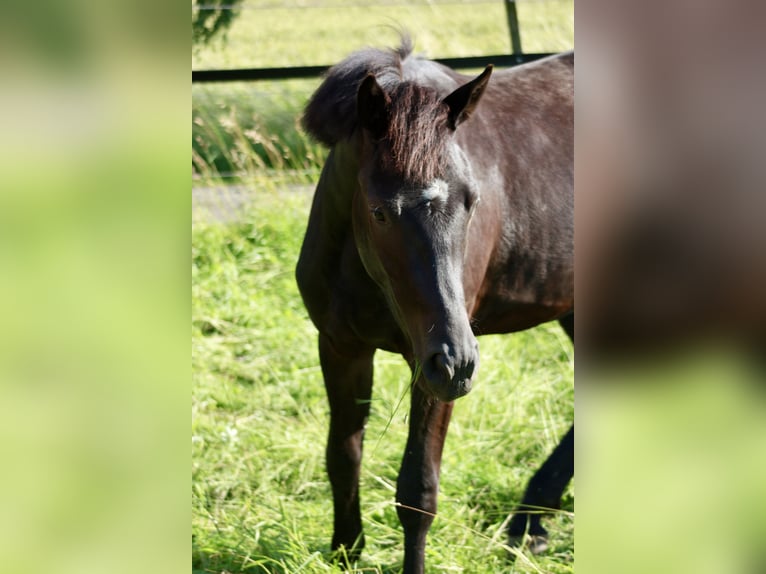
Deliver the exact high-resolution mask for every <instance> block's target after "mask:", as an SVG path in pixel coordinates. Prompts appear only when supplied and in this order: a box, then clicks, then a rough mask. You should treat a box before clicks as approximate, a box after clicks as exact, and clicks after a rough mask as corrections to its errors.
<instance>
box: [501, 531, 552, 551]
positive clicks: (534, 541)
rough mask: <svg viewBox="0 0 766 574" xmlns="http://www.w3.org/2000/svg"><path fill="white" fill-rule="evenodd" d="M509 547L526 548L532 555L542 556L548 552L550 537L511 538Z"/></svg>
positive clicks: (532, 535)
mask: <svg viewBox="0 0 766 574" xmlns="http://www.w3.org/2000/svg"><path fill="white" fill-rule="evenodd" d="M508 545H509V546H510V547H511V548H522V547H524V546H526V548H527V550H529V551H530V552H531V553H532V554H535V555H537V554H542V553H543V552H545V551H546V550H548V537H547V536H543V535H540V534H530V535H529V536H509V537H508Z"/></svg>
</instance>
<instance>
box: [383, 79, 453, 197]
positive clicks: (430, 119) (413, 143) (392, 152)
mask: <svg viewBox="0 0 766 574" xmlns="http://www.w3.org/2000/svg"><path fill="white" fill-rule="evenodd" d="M389 96H390V98H391V104H390V107H389V110H388V129H387V131H386V135H385V137H384V138H383V139H382V140H381V141H380V142H379V144H378V146H379V147H378V149H379V151H378V161H379V162H380V167H381V168H382V169H383V170H384V171H386V172H388V173H391V174H393V175H396V176H398V177H400V178H402V179H404V180H406V181H408V182H410V183H413V184H420V185H425V184H427V183H429V182H431V181H432V180H434V179H435V178H436V177H437V176H438V175H439V172H440V168H441V167H442V166H443V163H444V158H445V153H444V149H445V146H446V141H447V137H446V132H447V130H448V128H447V107H446V106H445V105H444V104H443V103H442V100H441V98H440V97H439V95H438V94H437V93H436V91H435V90H433V89H431V88H426V87H424V86H420V85H417V84H415V83H412V82H402V83H400V84H398V85H397V86H396V87H395V88H394V89H393V90H391V91H390V92H389Z"/></svg>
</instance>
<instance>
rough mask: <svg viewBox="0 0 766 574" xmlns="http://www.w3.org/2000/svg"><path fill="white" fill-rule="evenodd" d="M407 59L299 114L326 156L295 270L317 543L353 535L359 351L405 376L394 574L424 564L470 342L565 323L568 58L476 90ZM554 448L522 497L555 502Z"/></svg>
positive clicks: (564, 476) (390, 56)
mask: <svg viewBox="0 0 766 574" xmlns="http://www.w3.org/2000/svg"><path fill="white" fill-rule="evenodd" d="M410 52H411V47H410V46H409V45H408V42H406V41H405V42H403V45H402V47H401V48H400V49H399V50H397V51H393V52H383V51H377V50H365V51H362V52H359V53H356V54H353V55H352V56H350V57H349V58H348V59H347V60H345V61H344V62H342V63H341V64H339V65H338V66H336V67H335V68H333V69H332V70H331V71H330V72H329V74H328V76H327V78H326V79H325V81H324V83H323V84H322V86H320V88H319V89H318V90H317V92H316V93H315V95H314V96H313V98H312V101H311V102H310V103H309V105H308V106H307V110H306V115H305V116H304V125H305V127H306V128H307V130H308V131H309V132H310V133H312V134H313V135H314V136H315V137H317V138H318V139H319V140H320V141H322V142H323V143H325V144H326V145H328V146H330V148H331V151H330V154H329V156H328V159H327V161H326V164H325V166H324V169H323V171H322V175H321V177H320V180H319V183H318V185H317V189H316V193H315V196H314V201H313V204H312V209H311V215H310V219H309V225H308V228H307V231H306V237H305V239H304V243H303V247H302V250H301V255H300V258H299V262H298V266H297V270H296V276H297V280H298V284H299V287H300V291H301V294H302V296H303V299H304V302H305V305H306V308H307V310H308V312H309V315H310V317H311V319H312V321H313V322H314V324H315V325H316V327H317V329H318V330H319V355H320V361H321V364H322V370H323V374H324V378H325V385H326V389H327V394H328V399H329V402H330V412H331V420H330V432H329V439H328V445H327V468H328V474H329V476H330V482H331V484H332V487H333V499H334V510H335V530H334V535H333V548H337V547H339V546H345V547H346V548H347V549H349V550H350V549H353V550H354V551H358V550H360V549H361V547H362V546H363V543H364V539H363V536H362V528H361V519H360V515H359V496H358V477H359V465H360V462H361V449H362V439H363V434H364V425H365V422H366V418H367V415H368V413H369V398H370V396H371V392H372V358H373V355H374V352H375V349H378V348H379V349H384V350H387V351H391V352H395V353H400V354H401V355H402V356H403V357H404V358H405V359H406V360H407V361H408V362H409V364H410V365H411V367H412V368H413V372H414V373H416V374H418V377H417V380H416V381H415V383H414V384H413V387H412V401H411V412H410V434H409V438H408V443H407V448H406V452H405V455H404V459H403V462H402V469H401V472H400V476H399V481H398V486H397V500H398V502H399V503H400V506H399V508H398V511H399V516H400V520H401V521H402V524H403V526H404V531H405V563H404V569H405V572H407V573H410V572H421V571H422V570H423V552H424V548H425V537H426V533H427V531H428V528H429V526H430V523H431V521H432V520H433V516H432V514H433V513H435V512H436V494H437V490H438V475H439V466H440V459H441V452H442V447H443V442H444V437H445V436H446V431H447V426H448V424H449V417H450V414H451V410H452V401H453V400H454V399H456V398H458V397H460V396H462V395H464V394H465V393H467V392H468V391H469V390H470V388H471V384H472V378H473V374H474V372H475V370H476V368H477V367H478V345H477V342H476V339H475V335H481V334H490V333H507V332H511V331H518V330H522V329H526V328H529V327H532V326H534V325H537V324H539V323H542V322H545V321H549V320H553V319H557V318H562V317H564V318H565V319H564V321H566V322H569V319H566V318H569V317H571V312H572V309H573V254H572V249H573V247H572V244H573V221H572V214H573V193H572V188H573V167H572V166H573V66H574V56H573V55H572V54H566V55H561V56H557V57H553V58H548V59H546V60H543V61H539V62H536V63H533V64H529V65H526V66H522V67H519V68H515V69H512V70H508V71H503V72H498V73H496V74H494V76H493V77H492V82H489V78H490V73H491V69H488V70H486V71H485V72H484V73H483V74H482V75H481V76H479V77H478V78H476V79H473V80H472V79H471V78H469V77H465V76H461V75H460V74H457V73H456V72H454V71H452V70H450V69H449V68H446V67H444V66H440V65H439V64H436V63H434V62H430V61H428V60H422V59H418V58H414V57H412V56H410ZM479 100H481V104H480V105H479ZM566 327H567V325H565V328H566ZM572 331H573V321H572V322H571V326H569V327H568V328H567V332H568V333H569V334H570V335H572V334H573V333H572ZM570 434H571V431H570ZM568 436H569V435H568ZM565 442H567V441H565ZM562 445H564V443H562ZM569 450H570V449H569V447H565V448H564V447H561V446H560V448H557V452H558V451H560V452H558V455H557V454H556V453H554V455H553V456H552V457H551V460H550V461H549V462H550V464H548V463H546V465H547V466H548V467H550V468H549V470H548V471H547V472H546V473H544V476H541V477H540V478H539V480H537V481H535V479H533V481H532V483H530V487H529V489H528V496H525V500H524V503H525V504H527V505H528V506H533V505H539V506H542V505H543V504H542V502H544V503H545V504H546V505H550V506H555V504H556V503H557V496H558V497H560V495H561V492H562V491H563V488H564V487H565V485H566V483H567V482H568V480H569V477H570V476H571V471H570V469H569V466H571V464H570V462H569V460H570V459H571V453H570V452H569ZM572 464H573V463H572ZM562 465H563V466H564V467H565V469H564V471H563V472H562V471H561V468H560V467H561V466H562ZM544 468H545V467H544ZM540 472H542V469H541V471H540ZM538 474H540V473H538ZM551 477H554V478H553V483H554V484H553V486H551V484H550V483H551V480H552V479H551ZM562 481H563V484H562ZM551 490H552V494H551ZM538 491H539V492H538ZM423 511H425V512H423ZM517 516H521V518H522V519H523V520H521V521H519V520H516V522H515V526H514V525H512V527H514V528H516V530H517V531H518V530H519V529H521V533H523V531H524V529H526V528H527V524H528V520H529V531H530V532H531V533H533V534H535V533H537V534H544V530H543V529H542V527H540V526H539V517H537V518H528V517H527V516H526V515H525V514H523V513H522V514H519V515H517ZM512 530H513V528H512ZM512 534H513V532H512ZM516 534H518V532H516Z"/></svg>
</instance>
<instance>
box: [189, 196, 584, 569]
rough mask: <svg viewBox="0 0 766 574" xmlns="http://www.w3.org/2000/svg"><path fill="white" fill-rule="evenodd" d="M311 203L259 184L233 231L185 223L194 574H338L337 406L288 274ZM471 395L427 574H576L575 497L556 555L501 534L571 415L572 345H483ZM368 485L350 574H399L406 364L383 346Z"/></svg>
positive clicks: (558, 341)
mask: <svg viewBox="0 0 766 574" xmlns="http://www.w3.org/2000/svg"><path fill="white" fill-rule="evenodd" d="M309 201H310V197H309V194H306V193H303V192H301V193H299V192H292V193H285V192H274V191H269V190H263V191H261V192H260V193H259V194H258V195H257V201H256V202H255V204H254V205H253V206H252V207H251V208H249V209H248V210H247V211H246V212H245V213H243V214H242V217H241V220H240V221H239V222H233V223H232V222H230V223H215V222H211V221H206V220H205V218H204V217H198V218H197V220H196V222H195V224H194V226H193V229H192V285H193V292H192V364H193V386H192V533H193V559H192V560H193V564H192V566H193V569H195V570H199V571H206V572H280V573H281V572H288V573H291V574H292V573H297V572H304V573H320V572H321V573H323V572H338V571H339V569H338V568H337V567H335V566H332V565H331V564H330V562H328V559H327V558H328V554H329V541H330V536H331V534H332V505H331V497H330V489H329V484H328V481H327V478H326V475H325V471H324V443H325V436H326V432H327V423H328V409H327V404H326V400H325V397H324V388H323V383H322V378H321V373H320V369H319V366H318V359H317V352H316V334H315V330H314V328H313V326H312V324H311V323H310V321H309V320H308V317H307V314H306V312H305V310H304V308H303V305H302V303H301V300H300V297H299V295H298V292H297V287H296V285H295V281H294V279H293V269H294V265H295V261H296V258H297V252H298V249H299V246H300V242H301V240H302V236H303V230H304V228H305V222H306V218H307V214H308V208H309ZM480 345H481V347H480V348H481V356H482V364H481V367H480V371H479V375H478V380H477V383H476V386H475V388H474V390H473V391H472V392H471V393H470V394H469V395H468V396H466V397H464V398H462V399H460V400H459V401H457V403H456V406H455V412H454V418H453V422H452V424H451V427H450V432H449V435H448V438H447V443H446V446H445V454H444V460H443V465H442V482H441V494H440V507H439V514H438V516H437V518H436V520H435V522H434V525H433V528H432V529H431V533H430V536H429V546H428V550H427V570H428V572H466V573H468V572H475V573H484V572H487V573H489V572H530V573H531V572H551V573H564V572H570V573H571V572H573V570H574V563H573V553H574V541H573V514H572V511H573V504H574V502H573V490H572V489H571V488H570V490H569V491H568V493H567V495H566V496H565V501H564V509H565V511H564V512H561V513H560V514H558V515H557V516H555V517H553V518H552V519H550V521H549V522H548V525H549V527H550V530H551V533H552V544H551V550H549V552H548V553H547V554H545V555H543V556H539V557H532V556H528V555H527V554H523V555H521V556H520V557H519V558H518V559H517V560H516V561H515V563H512V562H509V561H508V560H507V550H506V549H505V547H504V543H505V534H504V527H505V524H506V522H507V520H508V515H509V513H510V511H511V510H512V508H513V506H514V505H515V504H516V503H517V502H518V501H519V499H520V497H521V495H522V492H523V488H524V486H525V483H526V481H527V480H528V478H529V477H530V476H531V474H532V472H533V471H534V469H535V468H536V467H537V466H538V465H539V464H540V463H541V462H542V461H543V460H544V459H545V457H546V456H547V454H548V453H549V452H550V451H551V449H552V448H553V447H554V446H555V444H556V442H557V441H558V438H559V437H560V436H561V435H562V434H563V433H564V432H565V431H566V429H567V427H568V425H569V423H570V422H571V420H572V418H573V406H574V405H573V402H574V401H573V383H572V380H573V363H572V348H571V345H570V344H569V342H568V340H567V339H566V337H565V336H564V335H563V333H562V332H561V331H560V329H559V328H558V327H557V326H555V325H546V326H543V327H540V328H537V329H534V330H530V331H527V332H524V333H520V334H516V335H513V336H504V337H484V338H482V339H480ZM375 368H376V378H375V388H374V396H373V406H372V414H371V417H370V421H369V426H368V430H367V439H366V444H365V458H364V462H363V470H362V478H361V492H362V513H363V521H364V527H365V531H366V534H367V540H368V543H367V548H366V549H365V551H364V552H363V555H362V558H361V560H360V562H359V563H358V564H357V566H356V569H355V570H354V572H359V573H361V572H365V573H372V572H380V573H383V572H398V571H399V569H400V564H401V557H402V550H401V548H402V534H401V530H400V527H399V523H398V520H397V517H396V509H395V506H394V485H395V482H396V476H397V472H398V468H399V463H400V460H401V455H402V451H403V445H404V441H405V439H406V432H407V424H406V413H407V410H408V400H407V398H406V396H405V400H404V401H403V402H402V406H401V407H400V408H399V409H398V410H397V409H396V405H397V404H398V403H399V400H400V398H401V397H402V396H403V395H406V389H407V383H408V381H409V371H408V369H407V367H406V365H405V364H404V362H403V360H402V359H401V358H399V357H397V356H394V355H390V354H387V353H382V352H379V353H378V355H377V356H376V364H375Z"/></svg>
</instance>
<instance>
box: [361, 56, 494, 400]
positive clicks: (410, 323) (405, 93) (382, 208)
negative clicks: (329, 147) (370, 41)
mask: <svg viewBox="0 0 766 574" xmlns="http://www.w3.org/2000/svg"><path fill="white" fill-rule="evenodd" d="M491 72H492V68H491V66H490V67H487V69H486V70H485V71H484V72H483V73H482V74H481V75H479V76H478V77H477V78H475V79H474V80H472V81H470V82H468V83H466V84H465V85H463V86H461V87H459V88H458V89H456V90H455V91H454V92H452V93H451V94H449V95H448V96H447V97H443V98H442V97H439V95H438V94H437V92H436V91H435V90H433V89H431V88H427V87H423V86H419V85H416V84H413V83H408V82H402V83H400V84H399V85H397V86H395V87H394V88H392V89H391V90H390V91H389V92H386V91H384V90H383V88H381V86H380V85H379V84H378V82H377V80H376V78H375V76H374V75H368V76H367V77H366V78H365V79H364V80H363V81H362V82H361V84H360V86H359V89H358V93H357V125H358V126H359V127H360V129H359V130H358V133H357V137H358V138H360V141H359V146H360V149H361V153H360V162H359V174H358V179H359V192H358V193H357V194H356V195H355V197H354V200H353V208H352V209H353V216H352V220H353V227H354V235H355V240H356V245H357V249H358V251H359V255H360V258H361V260H362V263H363V264H364V266H365V269H366V270H367V273H368V274H369V275H370V277H372V279H373V280H374V281H375V282H376V284H377V285H378V286H379V287H380V289H381V290H382V291H383V293H384V294H385V297H386V299H387V302H388V305H389V307H390V310H391V312H392V314H393V316H394V317H395V318H396V320H397V322H398V324H399V326H400V328H401V329H402V330H403V332H404V333H405V334H406V335H407V337H408V338H409V341H410V343H411V346H412V353H413V354H414V357H413V358H414V359H415V361H416V362H417V363H418V364H419V365H420V366H421V368H422V373H423V375H424V380H425V383H426V386H427V387H428V390H429V391H430V393H431V394H433V395H434V396H435V397H437V398H438V399H440V400H443V401H452V400H454V399H456V398H458V397H461V396H463V395H465V394H466V393H468V392H469V391H470V390H471V386H472V379H473V375H474V373H475V372H476V368H477V367H478V362H479V353H478V343H477V341H476V338H475V337H474V334H473V332H472V330H471V324H470V319H469V309H467V304H468V302H467V301H466V298H465V294H464V288H463V273H464V258H465V253H466V244H467V236H468V230H469V225H470V222H471V218H472V216H473V214H474V212H475V210H476V205H477V204H478V202H479V199H480V195H479V189H478V186H477V184H476V181H475V179H474V176H473V172H472V169H471V166H470V163H469V161H468V159H467V157H466V155H465V154H464V153H463V151H462V150H461V148H460V147H459V145H458V142H457V138H456V137H455V134H456V133H457V132H458V130H460V125H461V124H463V122H465V121H466V120H467V119H468V118H469V117H470V116H471V114H472V113H473V111H474V110H475V108H476V106H477V104H478V103H479V100H480V99H481V96H482V94H483V93H484V90H485V88H486V86H487V83H488V81H489V77H490V74H491Z"/></svg>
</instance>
